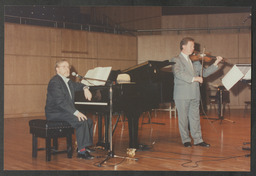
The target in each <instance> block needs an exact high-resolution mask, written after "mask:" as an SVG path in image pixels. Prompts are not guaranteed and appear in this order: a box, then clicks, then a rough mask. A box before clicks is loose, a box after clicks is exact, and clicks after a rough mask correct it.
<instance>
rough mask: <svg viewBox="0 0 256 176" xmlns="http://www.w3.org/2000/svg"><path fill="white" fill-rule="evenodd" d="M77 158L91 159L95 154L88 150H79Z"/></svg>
mask: <svg viewBox="0 0 256 176" xmlns="http://www.w3.org/2000/svg"><path fill="white" fill-rule="evenodd" d="M77 158H80V159H86V160H91V159H94V156H92V155H91V154H90V153H89V152H88V151H85V152H83V153H80V152H78V153H77Z"/></svg>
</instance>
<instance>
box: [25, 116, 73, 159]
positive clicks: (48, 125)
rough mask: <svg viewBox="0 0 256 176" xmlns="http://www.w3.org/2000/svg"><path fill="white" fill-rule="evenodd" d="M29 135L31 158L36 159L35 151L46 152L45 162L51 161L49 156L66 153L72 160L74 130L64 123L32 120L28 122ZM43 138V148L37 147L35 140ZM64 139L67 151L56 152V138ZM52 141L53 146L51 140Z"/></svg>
mask: <svg viewBox="0 0 256 176" xmlns="http://www.w3.org/2000/svg"><path fill="white" fill-rule="evenodd" d="M29 126H30V133H31V134H32V157H33V158H36V157H37V151H39V150H46V161H51V154H57V153H67V157H68V158H72V152H73V150H72V134H74V128H73V127H72V126H71V125H70V124H69V123H68V122H65V121H48V120H43V119H34V120H30V121H29ZM38 137H40V138H45V148H38V147H37V138H38ZM61 137H66V139H67V150H63V151H60V150H58V138H61ZM51 139H53V146H52V144H51V143H52V142H51V141H52V140H51Z"/></svg>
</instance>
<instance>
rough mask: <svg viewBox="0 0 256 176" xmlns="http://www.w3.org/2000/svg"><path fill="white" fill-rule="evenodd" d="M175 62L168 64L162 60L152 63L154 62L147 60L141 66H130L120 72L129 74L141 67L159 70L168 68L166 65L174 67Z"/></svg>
mask: <svg viewBox="0 0 256 176" xmlns="http://www.w3.org/2000/svg"><path fill="white" fill-rule="evenodd" d="M174 64H175V62H170V61H169V60H164V61H154V60H148V61H146V62H143V63H141V64H138V65H135V66H132V67H130V68H127V69H125V70H122V72H123V73H126V72H129V71H131V70H135V69H138V68H142V67H145V66H149V67H154V68H157V69H161V68H163V67H165V66H168V65H174Z"/></svg>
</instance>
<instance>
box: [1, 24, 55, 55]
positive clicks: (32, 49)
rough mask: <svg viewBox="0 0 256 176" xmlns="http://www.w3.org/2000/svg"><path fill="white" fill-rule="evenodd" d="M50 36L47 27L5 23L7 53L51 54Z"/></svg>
mask: <svg viewBox="0 0 256 176" xmlns="http://www.w3.org/2000/svg"><path fill="white" fill-rule="evenodd" d="M50 36H51V35H50V30H49V28H45V27H38V26H36V27H35V26H27V25H17V24H8V25H5V54H18V55H36V56H50V50H51V48H50V47H51V45H49V44H50V40H51V38H50Z"/></svg>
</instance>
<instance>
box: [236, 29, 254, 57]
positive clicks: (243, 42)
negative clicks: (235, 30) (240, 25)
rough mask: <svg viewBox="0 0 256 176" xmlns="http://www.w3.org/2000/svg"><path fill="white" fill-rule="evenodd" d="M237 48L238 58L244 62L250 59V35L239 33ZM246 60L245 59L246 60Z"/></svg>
mask: <svg viewBox="0 0 256 176" xmlns="http://www.w3.org/2000/svg"><path fill="white" fill-rule="evenodd" d="M238 40H239V43H238V44H239V46H238V53H239V58H240V59H243V60H244V61H245V62H246V60H248V58H249V59H252V56H251V46H252V45H251V33H240V34H239V35H238ZM246 58H247V59H246Z"/></svg>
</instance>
